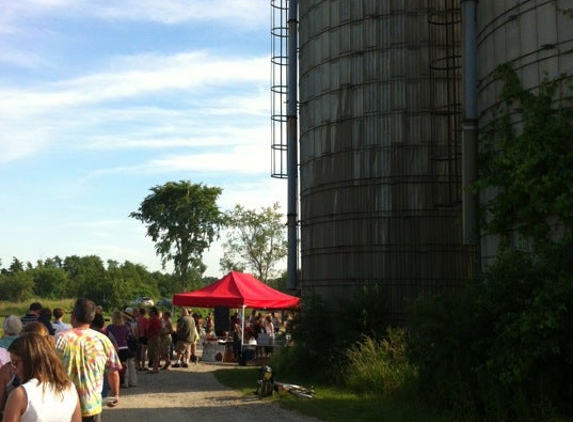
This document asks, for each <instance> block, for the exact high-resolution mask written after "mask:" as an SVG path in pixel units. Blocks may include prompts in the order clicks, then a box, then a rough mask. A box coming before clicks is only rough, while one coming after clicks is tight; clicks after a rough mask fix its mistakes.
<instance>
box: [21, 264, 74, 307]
mask: <svg viewBox="0 0 573 422" xmlns="http://www.w3.org/2000/svg"><path fill="white" fill-rule="evenodd" d="M26 272H28V271H26ZM29 272H30V274H32V277H33V279H34V294H35V295H36V296H39V297H45V298H50V299H58V298H62V297H66V294H67V292H68V289H69V279H68V274H67V273H66V272H65V271H64V270H63V269H62V268H53V267H46V266H43V265H38V266H37V267H36V268H35V269H32V270H29Z"/></svg>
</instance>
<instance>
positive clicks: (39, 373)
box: [2, 333, 82, 422]
mask: <svg viewBox="0 0 573 422" xmlns="http://www.w3.org/2000/svg"><path fill="white" fill-rule="evenodd" d="M8 351H9V352H10V357H11V364H12V365H13V367H14V369H15V370H16V373H17V374H18V377H19V378H20V380H21V382H22V385H20V386H19V387H17V388H16V389H15V390H14V391H12V393H11V394H10V396H9V397H8V401H7V402H6V408H5V409H4V419H3V420H2V421H3V422H68V421H69V422H81V420H82V415H81V409H80V401H79V398H78V393H77V391H76V388H75V386H74V384H73V383H72V381H71V380H70V379H69V377H68V375H67V374H66V371H65V370H64V367H63V365H62V363H61V361H60V359H59V358H58V355H57V354H56V352H55V350H54V346H53V344H52V343H50V342H49V341H48V339H47V338H46V337H44V336H42V335H40V334H37V333H26V334H22V335H21V336H20V337H18V338H17V339H16V340H14V342H13V343H12V344H11V345H10V347H9V348H8Z"/></svg>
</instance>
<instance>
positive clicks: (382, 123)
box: [299, 0, 474, 323]
mask: <svg viewBox="0 0 573 422" xmlns="http://www.w3.org/2000/svg"><path fill="white" fill-rule="evenodd" d="M459 3H460V2H459V0H458V1H455V0H429V1H409V0H403V1H398V0H395V1H380V0H353V1H351V0H312V1H311V0H300V1H299V25H300V26H299V46H300V50H299V53H300V54H299V60H300V64H299V66H300V68H299V72H300V221H301V236H300V237H301V268H302V276H301V277H302V280H301V281H302V294H303V297H304V296H305V295H307V294H308V295H310V294H312V293H313V292H315V293H318V294H319V295H320V296H321V297H322V298H323V299H324V300H325V301H326V303H327V304H330V306H336V304H337V303H338V299H343V298H349V296H350V294H351V291H352V290H353V288H354V287H357V286H363V285H366V286H368V285H377V286H379V288H380V290H381V292H382V295H383V297H384V298H385V300H386V303H385V305H386V309H387V312H386V315H383V316H381V317H383V318H384V319H385V321H387V322H392V323H402V322H404V321H406V320H407V307H408V304H409V303H411V301H412V300H414V299H415V298H416V297H418V296H420V295H424V294H427V293H431V292H437V291H439V290H442V289H451V288H453V289H456V288H460V287H461V286H463V285H465V284H466V283H467V282H468V280H469V279H471V277H472V275H473V268H474V265H473V261H474V248H472V247H471V246H466V245H463V242H462V235H461V193H462V192H461V149H460V148H461V147H460V104H461V98H460V95H461V90H460V77H461V60H460V54H461V53H460V48H461V40H460V33H461V17H460V4H459Z"/></svg>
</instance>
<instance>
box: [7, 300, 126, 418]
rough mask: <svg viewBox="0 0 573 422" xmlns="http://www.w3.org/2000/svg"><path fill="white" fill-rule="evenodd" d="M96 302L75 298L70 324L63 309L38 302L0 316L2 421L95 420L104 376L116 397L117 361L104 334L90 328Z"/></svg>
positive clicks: (114, 402)
mask: <svg viewBox="0 0 573 422" xmlns="http://www.w3.org/2000/svg"><path fill="white" fill-rule="evenodd" d="M96 315H97V312H96V305H95V303H94V302H93V301H92V300H89V299H78V300H77V301H76V302H75V304H74V307H73V309H72V311H71V316H70V321H71V324H69V325H68V324H66V323H64V322H63V321H62V318H63V316H64V311H63V310H62V309H55V310H54V311H53V312H52V311H51V310H49V309H46V308H44V307H42V305H41V304H40V303H38V302H34V303H32V304H30V307H29V310H28V312H27V313H26V315H24V316H23V317H21V318H20V317H18V316H16V315H9V316H7V317H6V318H5V319H4V323H3V335H2V339H0V365H1V366H0V411H1V412H2V421H3V422H17V421H39V422H52V421H53V422H62V421H73V422H79V421H84V422H92V421H93V422H99V421H101V413H102V392H103V391H104V379H105V382H106V384H107V385H108V388H109V395H110V396H113V400H110V401H109V403H108V404H107V405H108V406H110V407H113V406H116V405H117V404H118V402H119V389H120V376H119V372H120V371H121V370H122V363H121V360H120V357H119V355H118V350H117V348H116V346H115V345H114V343H113V342H112V340H111V339H110V337H108V336H107V335H106V334H104V333H102V332H100V331H98V330H95V329H93V328H92V323H94V321H96V320H97V318H96Z"/></svg>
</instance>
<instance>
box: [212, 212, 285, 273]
mask: <svg viewBox="0 0 573 422" xmlns="http://www.w3.org/2000/svg"><path fill="white" fill-rule="evenodd" d="M279 209H280V206H279V204H278V203H274V204H273V205H272V206H271V207H263V208H261V210H260V211H259V212H257V211H256V210H248V209H245V208H243V207H242V206H240V205H236V206H235V208H234V209H233V210H232V211H230V212H228V213H227V226H228V227H229V232H228V237H227V241H226V242H225V243H224V244H223V250H224V255H223V258H222V259H221V260H220V262H219V263H220V266H221V269H222V270H223V271H229V270H236V271H245V270H248V271H252V272H253V274H254V275H255V277H257V278H259V279H260V280H261V281H264V282H265V283H266V282H267V281H268V280H269V279H270V278H271V277H273V276H274V275H275V271H274V267H275V266H276V264H277V263H278V262H279V261H280V260H281V259H283V258H284V257H285V256H286V255H287V241H286V226H285V224H284V222H283V221H282V220H283V215H282V214H281V213H280V212H279Z"/></svg>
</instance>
